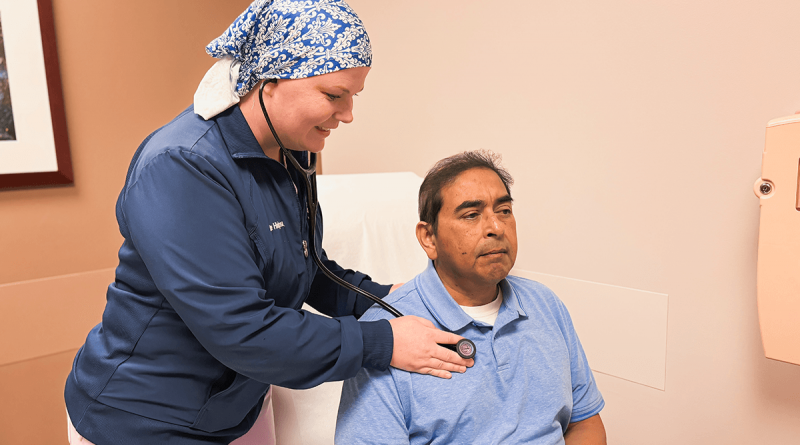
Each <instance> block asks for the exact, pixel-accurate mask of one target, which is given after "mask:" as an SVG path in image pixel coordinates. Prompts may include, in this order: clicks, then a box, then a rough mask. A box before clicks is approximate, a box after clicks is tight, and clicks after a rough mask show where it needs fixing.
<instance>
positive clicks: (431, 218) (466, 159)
mask: <svg viewBox="0 0 800 445" xmlns="http://www.w3.org/2000/svg"><path fill="white" fill-rule="evenodd" d="M500 159H501V156H500V155H498V154H495V153H492V152H491V151H486V150H477V151H465V152H463V153H459V154H457V155H453V156H450V157H449V158H444V159H442V160H441V161H439V162H437V163H436V164H435V165H434V166H433V167H431V169H430V170H428V174H426V175H425V179H424V180H423V181H422V185H421V186H419V220H420V221H424V222H426V223H428V224H430V225H431V227H432V230H433V233H436V223H437V221H438V220H439V211H440V210H442V189H443V188H445V187H447V186H448V185H450V184H451V183H453V181H455V180H456V178H457V177H458V175H460V174H461V173H463V172H465V171H467V170H471V169H473V168H487V169H489V170H492V171H493V172H495V173H497V176H499V177H500V180H501V181H503V185H504V186H505V188H506V192H508V196H511V189H510V187H511V185H513V184H514V179H513V178H512V177H511V175H510V174H509V173H508V172H507V171H506V170H505V169H504V168H503V167H501V166H500Z"/></svg>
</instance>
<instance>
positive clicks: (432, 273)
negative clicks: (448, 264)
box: [416, 260, 527, 332]
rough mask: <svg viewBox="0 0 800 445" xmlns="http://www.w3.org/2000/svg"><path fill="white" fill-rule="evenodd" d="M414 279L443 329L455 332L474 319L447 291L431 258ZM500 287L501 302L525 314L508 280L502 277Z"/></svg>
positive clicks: (421, 296)
mask: <svg viewBox="0 0 800 445" xmlns="http://www.w3.org/2000/svg"><path fill="white" fill-rule="evenodd" d="M416 281H417V287H418V288H419V290H420V292H419V294H420V298H421V299H422V303H423V304H424V305H425V307H426V308H427V309H428V312H430V313H431V315H432V316H433V318H435V319H436V321H437V322H438V323H439V324H440V325H442V326H443V327H444V328H445V329H447V330H448V331H451V332H456V331H458V330H461V329H463V328H464V327H465V326H467V325H468V324H470V323H473V322H474V321H475V320H474V319H473V318H472V317H470V316H469V315H467V313H466V312H464V310H463V309H461V307H460V306H459V305H458V303H456V300H454V299H453V297H452V296H450V293H449V292H447V289H446V288H445V287H444V284H442V280H441V278H439V274H438V273H437V272H436V268H435V267H434V266H433V261H432V260H428V267H427V268H426V269H425V271H424V272H422V273H421V274H419V275H417V278H416ZM500 289H501V290H502V291H503V304H504V305H506V306H508V308H509V309H511V310H513V311H516V312H517V314H518V315H519V316H523V317H524V316H527V315H526V314H525V311H524V309H523V308H522V303H521V301H520V300H519V296H518V295H517V292H516V291H515V290H514V288H513V287H512V286H511V284H509V282H508V280H506V279H503V281H501V282H500Z"/></svg>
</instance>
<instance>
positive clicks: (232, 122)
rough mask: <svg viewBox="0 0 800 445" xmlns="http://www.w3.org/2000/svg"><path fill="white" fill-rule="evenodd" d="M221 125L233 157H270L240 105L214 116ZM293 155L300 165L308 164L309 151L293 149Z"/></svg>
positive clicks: (223, 136)
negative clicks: (248, 122)
mask: <svg viewBox="0 0 800 445" xmlns="http://www.w3.org/2000/svg"><path fill="white" fill-rule="evenodd" d="M212 119H213V120H214V121H216V123H217V125H218V126H219V130H220V132H221V133H222V138H223V139H225V144H226V145H227V146H228V151H229V152H230V153H231V157H232V158H233V159H246V158H260V159H270V158H269V157H268V156H267V155H265V154H264V150H262V149H261V145H259V144H258V141H257V140H256V137H255V135H254V134H253V130H251V129H250V125H248V124H247V120H246V119H245V118H244V114H242V110H241V109H240V108H239V106H238V105H234V106H232V107H230V108H228V109H227V110H225V111H223V112H222V113H220V114H218V115H217V116H215V117H213V118H212ZM291 153H292V156H294V158H295V159H297V160H298V161H299V162H300V165H308V153H307V152H305V151H294V150H291Z"/></svg>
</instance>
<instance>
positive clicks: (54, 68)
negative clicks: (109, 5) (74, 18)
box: [0, 0, 74, 189]
mask: <svg viewBox="0 0 800 445" xmlns="http://www.w3.org/2000/svg"><path fill="white" fill-rule="evenodd" d="M15 2H20V3H22V2H28V3H30V4H32V3H34V2H35V3H36V6H37V9H38V20H39V28H40V31H41V44H42V55H43V59H44V74H45V78H46V87H47V97H48V98H49V109H50V117H51V121H52V123H51V125H52V134H53V141H52V147H54V151H55V154H54V155H55V161H56V164H57V167H56V170H55V171H53V170H52V167H50V168H46V169H44V171H26V172H20V173H16V172H11V173H4V170H0V189H8V188H21V187H39V186H53V185H64V184H72V183H73V182H74V178H73V172H72V160H71V158H70V149H69V138H68V136H67V120H66V113H65V110H64V96H63V91H62V85H61V72H60V68H59V63H58V51H57V48H56V34H55V23H54V19H53V5H52V0H15ZM3 19H5V16H4V15H3V11H2V10H0V20H3ZM4 25H5V24H4ZM3 30H4V32H5V27H4V28H3ZM5 45H6V53H8V45H9V39H7V38H6V39H5ZM14 62H15V61H14V60H10V61H9V64H13V63H14ZM17 62H18V61H17ZM14 81H15V80H14V78H13V77H12V76H11V75H9V80H8V82H9V84H10V85H11V86H12V87H13V84H14ZM11 100H12V103H13V101H14V100H15V99H14V94H13V91H12V95H11ZM15 120H16V116H15ZM16 123H18V122H16ZM17 134H19V126H17ZM3 143H7V141H0V144H3ZM0 150H2V145H0ZM20 153H22V154H21V155H20V156H24V151H22V150H21V151H20ZM51 158H52V154H51ZM51 164H52V162H51ZM0 168H2V165H0ZM29 170H30V169H29Z"/></svg>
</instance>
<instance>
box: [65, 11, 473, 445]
mask: <svg viewBox="0 0 800 445" xmlns="http://www.w3.org/2000/svg"><path fill="white" fill-rule="evenodd" d="M206 49H207V51H208V52H209V54H211V55H212V56H214V57H217V58H219V59H220V60H219V61H218V62H217V63H216V64H215V65H214V67H212V69H211V70H210V71H209V72H208V74H207V75H206V77H205V78H204V79H203V81H202V83H201V85H200V87H199V88H198V91H197V93H196V95H195V103H194V105H193V106H192V107H189V108H188V109H186V110H185V111H184V112H183V113H181V114H180V115H178V116H177V117H176V118H175V119H174V120H172V121H171V122H170V123H168V124H167V125H165V126H164V127H162V128H160V129H158V130H156V131H155V132H153V133H152V134H151V135H150V136H148V137H147V138H146V139H145V140H144V142H142V144H141V145H140V146H139V148H138V150H137V151H136V153H135V154H134V157H133V160H132V162H131V165H130V168H129V170H128V174H127V177H126V181H125V186H124V187H123V189H122V192H121V193H120V196H119V199H118V201H117V208H116V213H117V220H118V223H119V228H120V232H121V233H122V235H123V237H124V242H123V245H122V247H121V248H120V251H119V266H118V267H117V270H116V279H115V281H114V283H112V284H111V285H110V286H109V288H108V292H107V297H106V298H107V303H106V308H105V312H104V313H103V319H102V323H101V324H99V325H97V326H96V327H95V328H94V329H92V330H91V332H89V335H88V337H87V339H86V342H85V344H84V345H83V347H82V348H81V349H80V350H79V351H78V353H77V355H76V357H75V361H74V365H73V368H72V371H71V372H70V374H69V377H68V379H67V383H66V388H65V399H66V405H67V411H68V415H69V418H70V419H71V428H72V434H71V435H72V437H74V438H78V437H79V436H83V438H85V439H82V440H83V441H82V442H79V443H84V444H85V443H96V444H121V443H125V444H154V443H169V444H175V445H180V444H187V445H189V444H201V443H202V444H209V443H215V444H228V443H230V442H232V441H233V440H235V439H236V438H238V437H240V436H242V435H243V434H245V433H246V432H247V431H248V430H249V429H250V428H251V426H252V425H253V424H254V422H255V420H256V418H257V417H258V415H259V412H260V410H261V406H262V403H263V401H264V398H265V395H266V394H267V392H268V390H269V388H270V385H271V384H276V385H280V386H285V387H289V388H310V387H313V386H316V385H319V384H320V383H323V382H327V381H335V380H344V379H348V378H350V377H353V376H355V375H356V374H357V373H358V371H359V369H361V368H362V367H366V368H371V369H378V370H385V369H387V368H388V367H389V366H390V365H391V366H394V367H396V368H399V369H403V370H406V371H412V372H419V373H425V374H431V375H433V376H437V377H442V378H448V377H449V376H450V372H465V370H466V366H471V365H472V363H473V362H472V361H471V360H464V359H461V358H460V357H459V356H458V355H457V354H456V353H455V352H452V351H449V350H447V349H445V348H443V347H440V346H437V343H455V342H457V341H458V340H459V339H460V338H461V337H459V336H457V335H454V334H451V333H446V332H443V331H439V330H437V329H435V328H433V325H432V324H431V323H430V322H428V321H426V320H423V319H421V318H416V317H411V316H409V317H401V318H397V319H393V320H390V321H386V320H381V321H374V322H359V321H357V319H356V317H358V316H360V315H361V314H362V313H363V312H364V311H366V309H367V308H368V307H369V306H370V301H368V300H366V299H365V298H363V297H360V296H357V295H356V294H354V293H352V292H350V291H347V290H345V289H343V288H340V287H339V286H337V285H335V284H334V283H333V282H331V281H330V280H329V279H328V278H326V277H325V276H324V275H323V274H322V273H320V272H319V271H318V269H317V266H316V265H315V264H314V262H313V261H312V259H311V258H310V257H309V255H308V243H309V240H308V239H307V234H308V230H307V227H308V226H307V224H308V220H307V217H306V215H305V214H304V212H305V209H306V202H305V196H306V194H305V186H304V184H303V181H302V180H301V178H300V177H299V176H298V175H297V174H296V172H295V171H294V169H292V168H289V169H287V168H286V160H285V159H282V158H281V156H280V151H279V148H278V144H277V143H276V141H275V139H274V137H273V136H272V133H271V132H270V130H269V127H268V126H267V123H266V121H265V119H264V116H263V114H262V112H261V108H260V105H259V104H258V102H259V98H258V94H259V93H258V91H259V86H261V83H262V82H267V83H266V85H265V86H264V89H263V99H264V103H265V105H266V108H267V111H268V112H269V115H270V118H271V119H272V122H273V124H274V126H275V130H276V132H277V134H278V135H279V137H280V139H281V140H282V141H283V143H284V145H286V146H287V147H288V148H289V149H291V150H292V155H293V156H294V157H295V158H296V159H297V160H298V161H299V162H300V163H301V164H304V165H307V164H308V152H313V153H318V152H320V151H321V150H322V149H323V147H324V146H325V139H326V138H327V137H328V136H329V135H330V134H331V133H332V132H334V131H335V130H336V128H337V127H338V126H339V124H342V123H349V122H351V121H352V120H353V114H352V110H353V97H354V96H355V95H356V94H357V93H358V92H359V91H361V90H362V89H363V88H364V82H365V79H366V76H367V73H368V72H369V70H370V64H371V61H372V53H371V46H370V42H369V38H368V36H367V34H366V31H365V30H364V26H363V24H362V22H361V20H360V19H359V18H358V16H356V14H355V12H353V10H352V9H351V8H350V7H349V6H348V5H347V4H346V3H345V2H344V1H342V0H312V1H309V0H302V1H293V0H274V1H271V0H258V1H255V2H254V3H253V4H252V5H250V7H249V8H248V9H247V10H246V11H245V12H244V13H242V15H241V16H239V17H238V18H237V19H236V21H235V22H234V23H233V24H232V25H231V27H230V28H229V29H228V30H227V31H226V32H225V33H224V34H223V35H222V36H220V37H219V38H218V39H216V40H214V41H213V42H211V43H210V44H209V45H208V47H207V48H206ZM354 192H355V191H354ZM354 199H357V194H355V193H354ZM318 218H321V215H318ZM320 221H321V219H320ZM316 238H317V245H320V244H321V243H320V241H321V238H322V227H321V224H320V225H318V227H317V231H316ZM321 253H322V255H321V257H322V260H323V262H324V263H325V264H326V265H327V267H328V268H329V269H331V270H332V271H333V272H334V273H335V274H336V275H338V276H339V277H341V278H343V279H344V280H346V281H348V282H350V283H352V284H355V285H357V286H360V287H362V288H364V289H366V290H367V291H369V292H372V293H373V294H376V295H378V296H381V297H383V296H385V295H386V294H387V293H388V292H389V290H390V287H391V286H389V285H380V284H377V283H374V282H373V281H371V280H370V279H369V277H368V276H366V275H364V274H363V273H360V272H355V271H352V270H346V269H343V268H342V267H340V266H338V265H337V264H336V263H335V262H333V261H331V260H329V259H328V258H327V256H326V255H325V253H324V251H323V252H321ZM303 303H308V304H310V305H311V306H313V307H314V308H316V309H317V310H319V311H320V312H322V313H324V314H326V315H329V316H331V317H333V318H327V317H322V316H318V315H314V314H311V313H308V312H306V311H302V310H300V307H301V306H302V304H303ZM73 442H74V440H73Z"/></svg>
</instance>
